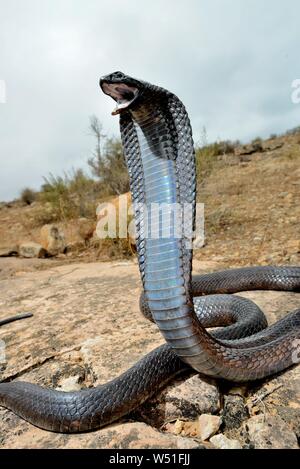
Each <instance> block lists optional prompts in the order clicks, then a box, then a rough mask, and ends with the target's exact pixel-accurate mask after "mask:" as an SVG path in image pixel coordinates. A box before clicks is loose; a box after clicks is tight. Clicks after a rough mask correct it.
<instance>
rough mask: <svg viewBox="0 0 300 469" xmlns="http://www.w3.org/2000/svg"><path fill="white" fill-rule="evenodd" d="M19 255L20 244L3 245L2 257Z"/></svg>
mask: <svg viewBox="0 0 300 469" xmlns="http://www.w3.org/2000/svg"><path fill="white" fill-rule="evenodd" d="M17 255H18V246H1V247H0V257H11V256H17Z"/></svg>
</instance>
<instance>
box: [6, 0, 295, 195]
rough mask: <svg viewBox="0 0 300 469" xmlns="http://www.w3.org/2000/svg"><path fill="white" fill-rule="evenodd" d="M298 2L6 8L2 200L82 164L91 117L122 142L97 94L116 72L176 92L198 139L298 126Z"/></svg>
mask: <svg viewBox="0 0 300 469" xmlns="http://www.w3.org/2000/svg"><path fill="white" fill-rule="evenodd" d="M299 21H300V2H299V0H265V1H262V0H151V1H150V0H149V1H148V2H146V0H109V1H103V0H0V80H5V83H6V92H7V97H6V103H5V104H1V103H0V158H1V160H0V161H1V173H0V200H9V199H12V198H14V197H16V196H17V195H18V194H19V192H20V190H21V189H22V188H23V187H25V186H32V187H34V188H39V186H40V185H41V183H42V182H43V179H42V177H43V176H47V174H49V172H52V173H54V174H56V175H59V174H62V173H63V171H65V170H70V169H71V168H72V167H75V168H77V167H86V160H87V158H88V157H89V156H90V153H91V151H92V148H93V144H94V142H93V139H92V137H91V136H90V135H89V132H88V124H89V116H90V115H92V114H96V115H97V116H99V118H100V119H101V121H102V123H103V125H104V128H105V130H106V132H108V133H112V134H115V135H118V118H117V117H113V116H111V114H110V113H111V110H112V108H113V102H112V101H111V100H110V99H109V98H108V97H107V96H104V95H103V94H102V93H101V92H100V90H99V87H98V81H99V77H100V76H101V75H104V74H107V73H110V72H112V71H115V70H121V71H123V72H125V73H126V74H128V75H132V76H135V77H138V78H142V79H144V80H146V81H149V82H152V83H154V84H157V85H161V86H163V87H165V88H167V89H169V90H171V91H173V92H175V93H176V94H177V95H178V96H179V97H180V98H181V99H182V101H183V102H184V103H185V105H186V107H187V109H188V111H189V114H190V117H191V121H192V126H193V129H194V136H195V140H198V139H199V136H200V133H201V129H202V128H203V127H204V126H205V127H206V129H207V135H208V138H209V140H210V141H212V140H215V139H241V140H242V141H248V140H250V139H252V138H254V137H257V136H263V137H264V136H268V135H269V134H270V133H273V132H282V131H284V130H286V129H288V128H292V127H295V126H298V125H300V104H298V105H296V104H293V103H292V101H291V93H292V88H291V84H292V82H293V80H295V79H297V78H300V61H299V56H300V25H299Z"/></svg>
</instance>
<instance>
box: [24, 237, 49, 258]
mask: <svg viewBox="0 0 300 469" xmlns="http://www.w3.org/2000/svg"><path fill="white" fill-rule="evenodd" d="M19 255H20V256H21V257H26V258H33V257H38V258H41V257H46V255H47V251H46V249H44V248H43V246H41V245H40V244H38V243H34V242H31V241H29V242H27V243H22V244H20V245H19Z"/></svg>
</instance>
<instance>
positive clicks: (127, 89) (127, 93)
mask: <svg viewBox="0 0 300 469" xmlns="http://www.w3.org/2000/svg"><path fill="white" fill-rule="evenodd" d="M101 88H102V90H103V92H104V93H105V94H107V95H108V96H110V97H111V98H113V99H114V100H115V101H116V102H117V106H116V108H115V109H114V110H113V111H112V115H113V116H115V115H116V114H120V113H121V112H122V111H123V110H124V109H127V108H128V107H129V106H130V105H131V104H132V103H133V102H134V101H135V99H136V97H137V95H138V92H139V90H138V88H136V87H135V86H129V85H126V84H125V83H108V82H105V81H103V82H102V83H101Z"/></svg>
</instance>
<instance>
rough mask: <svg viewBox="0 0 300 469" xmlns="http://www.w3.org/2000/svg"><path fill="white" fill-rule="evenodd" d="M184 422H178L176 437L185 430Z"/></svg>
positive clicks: (175, 431) (175, 428) (175, 427)
mask: <svg viewBox="0 0 300 469" xmlns="http://www.w3.org/2000/svg"><path fill="white" fill-rule="evenodd" d="M183 425H184V422H183V421H182V420H176V422H175V425H174V433H175V435H179V434H180V433H181V432H182V430H183Z"/></svg>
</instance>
